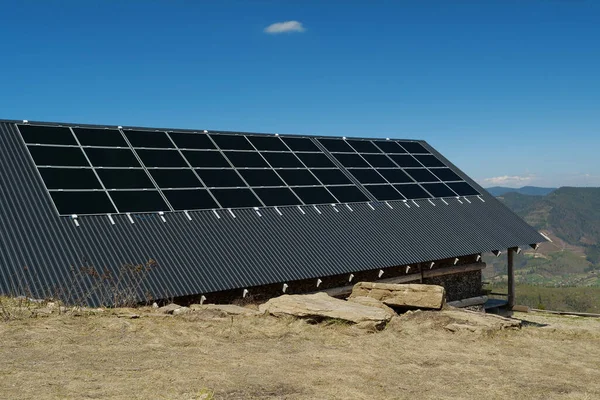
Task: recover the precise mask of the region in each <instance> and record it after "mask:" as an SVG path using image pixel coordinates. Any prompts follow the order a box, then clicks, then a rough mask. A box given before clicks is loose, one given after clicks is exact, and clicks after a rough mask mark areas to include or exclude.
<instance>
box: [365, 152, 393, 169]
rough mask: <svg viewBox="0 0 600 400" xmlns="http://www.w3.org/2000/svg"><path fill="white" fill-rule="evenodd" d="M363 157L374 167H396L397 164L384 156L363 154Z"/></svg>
mask: <svg viewBox="0 0 600 400" xmlns="http://www.w3.org/2000/svg"><path fill="white" fill-rule="evenodd" d="M362 156H363V158H364V159H365V160H367V162H368V163H369V164H370V165H371V166H372V167H392V168H394V167H396V164H394V162H393V161H392V160H391V159H390V158H389V157H387V156H385V155H383V154H362Z"/></svg>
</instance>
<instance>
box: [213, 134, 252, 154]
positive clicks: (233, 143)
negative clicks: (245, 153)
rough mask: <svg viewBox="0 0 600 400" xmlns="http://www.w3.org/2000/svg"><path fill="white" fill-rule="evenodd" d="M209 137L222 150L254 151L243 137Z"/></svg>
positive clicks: (214, 135)
mask: <svg viewBox="0 0 600 400" xmlns="http://www.w3.org/2000/svg"><path fill="white" fill-rule="evenodd" d="M210 137H211V138H212V140H214V141H215V143H216V144H217V146H219V148H221V149H222V150H254V148H253V147H252V144H250V142H249V141H248V140H246V137H245V136H240V135H217V134H211V135H210Z"/></svg>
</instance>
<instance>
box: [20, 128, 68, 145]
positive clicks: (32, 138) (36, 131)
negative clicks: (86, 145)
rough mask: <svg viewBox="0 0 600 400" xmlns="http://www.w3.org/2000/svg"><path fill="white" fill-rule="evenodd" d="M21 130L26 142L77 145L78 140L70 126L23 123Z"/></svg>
mask: <svg viewBox="0 0 600 400" xmlns="http://www.w3.org/2000/svg"><path fill="white" fill-rule="evenodd" d="M19 131H20V132H21V135H22V136H23V140H24V141H25V143H32V144H35V143H41V144H62V145H73V146H76V145H77V141H76V140H75V138H74V137H73V134H71V130H70V129H69V128H64V127H56V126H34V125H21V126H20V127H19Z"/></svg>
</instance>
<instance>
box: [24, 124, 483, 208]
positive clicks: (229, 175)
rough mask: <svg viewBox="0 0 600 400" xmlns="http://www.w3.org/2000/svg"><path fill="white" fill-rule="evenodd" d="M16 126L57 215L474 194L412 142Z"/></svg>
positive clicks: (462, 181)
mask: <svg viewBox="0 0 600 400" xmlns="http://www.w3.org/2000/svg"><path fill="white" fill-rule="evenodd" d="M18 128H19V131H20V133H21V136H22V137H23V140H24V142H25V144H26V145H27V147H28V149H29V152H30V154H31V156H32V158H33V160H34V162H35V164H36V166H37V169H38V171H39V173H40V175H41V177H42V179H43V181H44V183H45V185H46V188H47V190H48V192H49V193H50V196H51V197H52V200H53V202H54V205H55V206H56V208H57V210H58V212H59V214H60V215H72V214H114V213H139V212H161V211H184V210H203V209H218V208H244V207H264V206H291V205H309V204H310V205H316V204H335V203H354V202H367V201H387V200H406V199H409V200H413V199H427V198H439V197H442V198H443V197H454V196H469V195H478V194H479V193H478V192H477V190H475V189H474V188H473V187H472V186H471V185H469V184H468V183H467V182H465V181H464V180H463V179H462V178H461V177H460V176H459V175H457V174H456V173H455V172H454V171H452V170H451V169H450V168H448V166H447V165H445V164H444V163H443V162H442V161H441V160H439V159H438V158H437V157H436V156H435V155H433V154H431V152H429V151H428V150H427V149H426V148H425V147H424V146H422V145H421V144H420V143H418V142H411V141H396V140H378V139H373V140H369V139H341V138H316V137H293V136H278V135H258V134H230V133H216V132H214V133H213V132H211V133H207V132H193V133H192V132H172V131H168V132H167V131H151V130H129V129H115V128H104V129H103V128H83V127H64V126H41V125H26V124H23V125H18Z"/></svg>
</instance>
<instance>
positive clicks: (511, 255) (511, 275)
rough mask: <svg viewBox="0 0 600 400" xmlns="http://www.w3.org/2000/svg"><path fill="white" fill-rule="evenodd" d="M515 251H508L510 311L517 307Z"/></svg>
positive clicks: (512, 249)
mask: <svg viewBox="0 0 600 400" xmlns="http://www.w3.org/2000/svg"><path fill="white" fill-rule="evenodd" d="M514 256H515V249H514V248H510V249H508V253H507V258H508V309H509V310H512V308H513V307H514V306H515V265H514Z"/></svg>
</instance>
